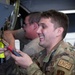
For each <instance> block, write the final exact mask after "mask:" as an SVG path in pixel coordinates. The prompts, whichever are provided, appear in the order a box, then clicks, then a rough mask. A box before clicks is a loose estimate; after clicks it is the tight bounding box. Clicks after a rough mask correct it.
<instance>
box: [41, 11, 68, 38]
mask: <svg viewBox="0 0 75 75" xmlns="http://www.w3.org/2000/svg"><path fill="white" fill-rule="evenodd" d="M41 18H51V22H52V23H54V27H55V28H57V27H63V29H64V31H63V34H62V38H64V37H65V35H66V33H67V30H68V26H69V18H68V16H67V15H66V14H64V13H62V12H58V11H56V10H48V11H44V12H43V13H42V14H41Z"/></svg>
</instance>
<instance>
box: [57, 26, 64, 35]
mask: <svg viewBox="0 0 75 75" xmlns="http://www.w3.org/2000/svg"><path fill="white" fill-rule="evenodd" d="M63 31H64V29H63V28H62V27H59V28H57V36H59V35H61V34H62V33H63Z"/></svg>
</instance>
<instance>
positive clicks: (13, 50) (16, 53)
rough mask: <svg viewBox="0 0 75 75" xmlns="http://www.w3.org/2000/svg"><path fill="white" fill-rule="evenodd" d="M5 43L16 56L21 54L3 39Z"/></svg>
mask: <svg viewBox="0 0 75 75" xmlns="http://www.w3.org/2000/svg"><path fill="white" fill-rule="evenodd" d="M2 41H3V43H4V45H5V46H6V47H7V49H8V50H9V51H10V52H12V53H13V54H14V55H16V56H21V55H20V54H19V53H18V52H16V51H15V49H13V48H12V46H10V45H9V44H8V43H7V42H6V41H5V40H3V39H2Z"/></svg>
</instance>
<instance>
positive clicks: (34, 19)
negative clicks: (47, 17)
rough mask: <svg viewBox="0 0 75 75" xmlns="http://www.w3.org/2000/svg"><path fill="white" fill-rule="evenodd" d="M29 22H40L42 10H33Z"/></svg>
mask: <svg viewBox="0 0 75 75" xmlns="http://www.w3.org/2000/svg"><path fill="white" fill-rule="evenodd" d="M28 16H29V23H30V24H32V23H34V22H35V23H38V22H39V20H40V17H41V12H31V13H30V14H29V15H28Z"/></svg>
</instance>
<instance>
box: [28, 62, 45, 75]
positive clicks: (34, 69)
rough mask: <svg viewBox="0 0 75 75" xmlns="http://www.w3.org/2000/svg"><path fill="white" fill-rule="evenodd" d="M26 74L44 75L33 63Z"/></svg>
mask: <svg viewBox="0 0 75 75" xmlns="http://www.w3.org/2000/svg"><path fill="white" fill-rule="evenodd" d="M27 74H28V75H45V74H44V73H43V72H42V71H41V70H40V68H39V67H38V66H37V65H36V64H35V63H33V64H32V65H30V66H29V67H28V68H27Z"/></svg>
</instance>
